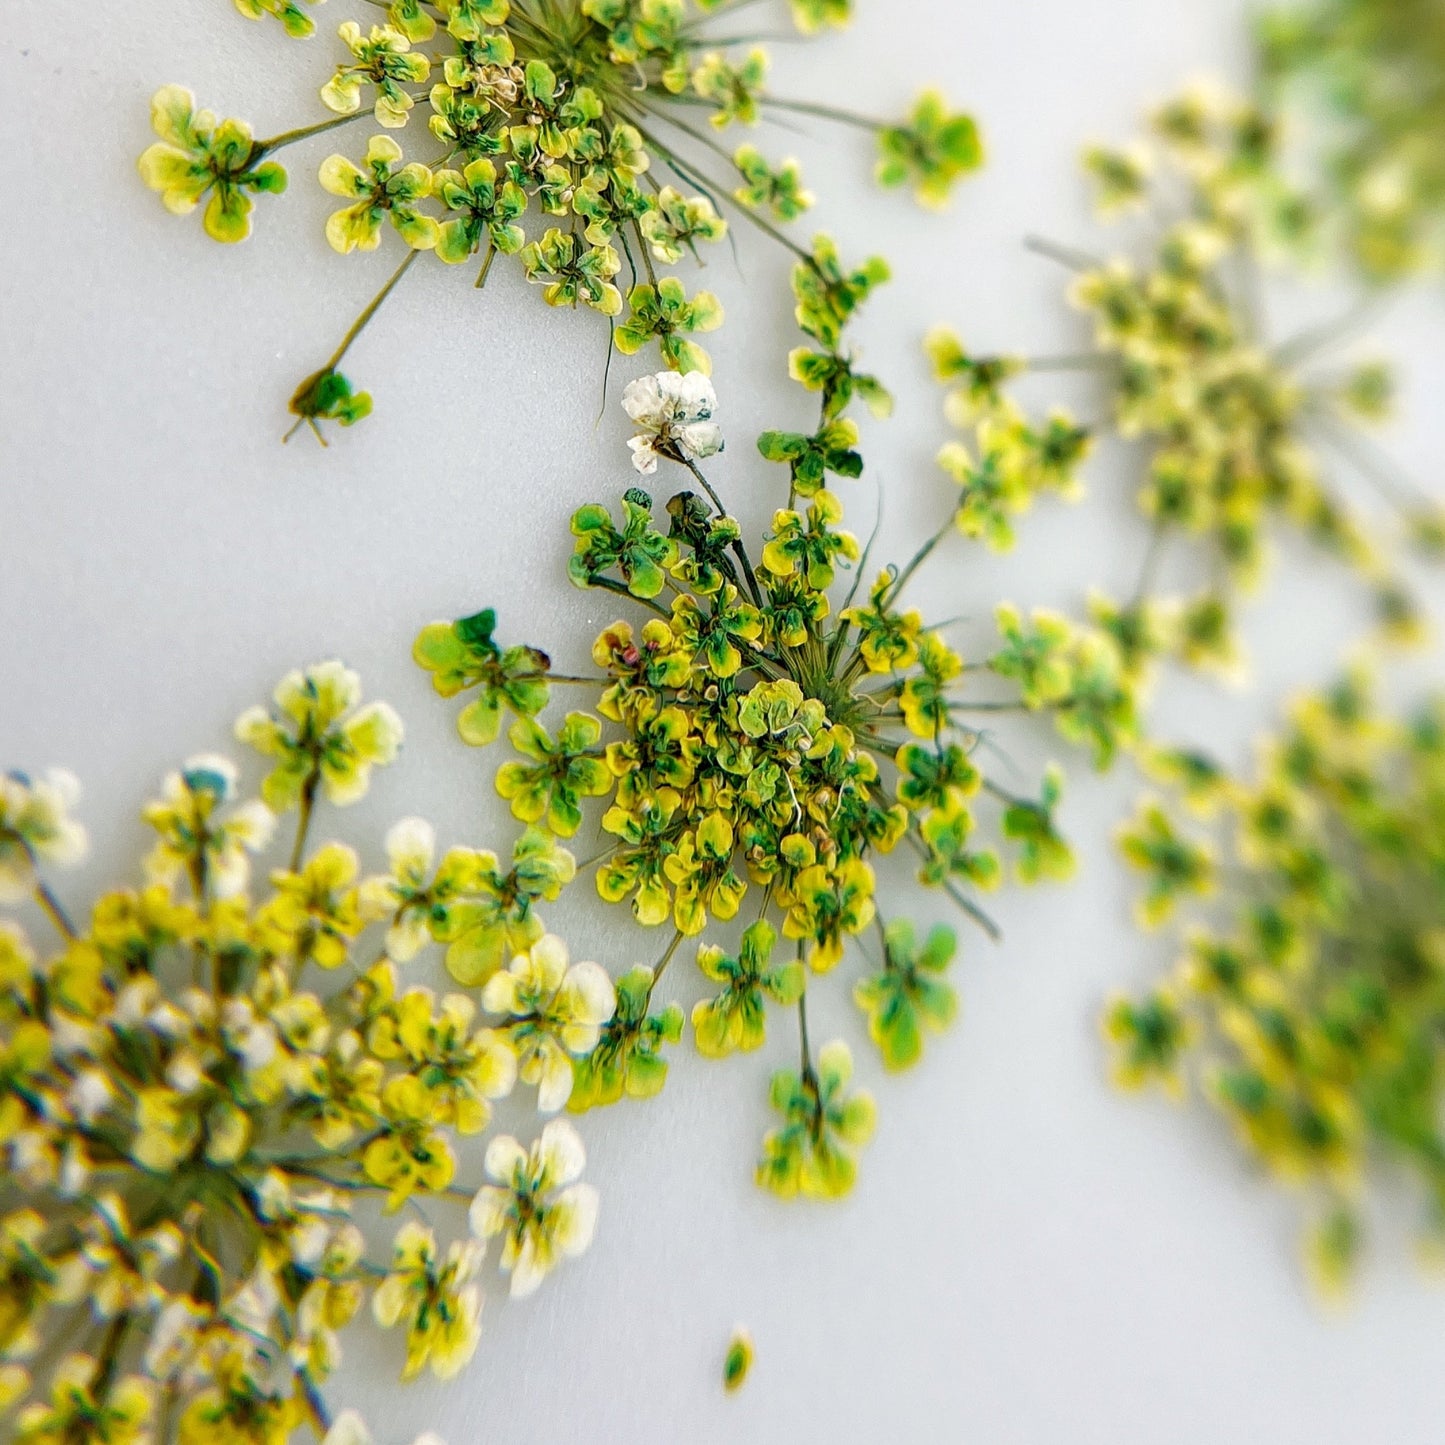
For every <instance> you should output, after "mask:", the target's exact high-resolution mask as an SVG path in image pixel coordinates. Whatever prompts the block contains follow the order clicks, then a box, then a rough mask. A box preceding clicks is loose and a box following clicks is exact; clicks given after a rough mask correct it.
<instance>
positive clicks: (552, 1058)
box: [482, 934, 617, 1114]
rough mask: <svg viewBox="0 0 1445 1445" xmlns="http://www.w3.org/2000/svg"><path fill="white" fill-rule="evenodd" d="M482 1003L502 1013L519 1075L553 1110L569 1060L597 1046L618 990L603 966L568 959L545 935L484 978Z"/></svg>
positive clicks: (568, 1077) (564, 1089)
mask: <svg viewBox="0 0 1445 1445" xmlns="http://www.w3.org/2000/svg"><path fill="white" fill-rule="evenodd" d="M482 1007H483V1008H485V1009H486V1010H487V1012H488V1013H491V1014H499V1015H501V1016H502V1019H503V1024H502V1027H503V1028H504V1029H505V1031H506V1036H507V1038H508V1040H509V1041H510V1042H511V1045H512V1048H513V1049H514V1050H515V1052H516V1055H517V1071H518V1075H519V1077H520V1078H521V1080H522V1082H523V1083H524V1084H535V1085H536V1086H537V1107H538V1108H539V1109H540V1110H541V1111H542V1112H543V1113H544V1114H551V1113H555V1112H556V1110H558V1109H560V1108H561V1107H562V1105H563V1104H565V1103H566V1102H567V1096H568V1095H569V1094H570V1093H571V1091H572V1059H573V1058H574V1057H579V1056H581V1055H585V1054H589V1053H591V1051H592V1050H593V1049H594V1048H595V1047H596V1046H597V1041H598V1039H599V1038H600V1037H601V1033H602V1026H603V1024H605V1023H606V1022H607V1021H608V1020H609V1019H610V1018H611V1017H612V1015H613V1012H614V1010H615V1009H616V1007H617V995H616V991H615V989H614V988H613V984H612V980H611V979H610V978H609V977H608V976H607V972H606V970H605V969H603V968H601V967H599V966H598V965H597V964H595V963H569V959H568V954H567V947H566V945H565V944H564V943H563V942H562V940H561V939H560V938H557V937H555V936H553V935H551V934H548V935H546V936H544V937H542V938H539V939H538V940H537V942H536V943H534V944H533V945H532V947H531V948H530V949H529V950H528V951H527V952H526V953H521V954H518V955H517V957H516V958H514V959H513V960H512V962H511V965H510V966H509V967H508V968H506V969H504V970H502V971H500V972H498V973H495V974H493V975H492V977H491V978H490V979H488V981H487V985H486V987H485V988H484V989H483V990H482Z"/></svg>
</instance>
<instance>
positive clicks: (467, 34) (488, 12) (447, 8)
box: [435, 0, 512, 42]
mask: <svg viewBox="0 0 1445 1445" xmlns="http://www.w3.org/2000/svg"><path fill="white" fill-rule="evenodd" d="M435 4H436V8H437V9H438V10H439V11H440V12H441V15H442V18H443V19H444V20H445V21H446V26H447V33H448V34H450V35H452V36H453V37H454V38H455V39H457V40H462V41H473V42H475V41H480V40H483V39H484V38H485V31H486V29H487V27H488V26H490V25H501V24H503V23H504V22H505V21H506V19H507V16H508V15H509V14H510V13H511V9H512V7H511V3H510V0H435Z"/></svg>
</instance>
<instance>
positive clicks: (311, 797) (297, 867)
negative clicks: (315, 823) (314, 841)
mask: <svg viewBox="0 0 1445 1445" xmlns="http://www.w3.org/2000/svg"><path fill="white" fill-rule="evenodd" d="M320 782H321V773H320V770H319V769H317V768H313V769H312V770H311V772H310V774H309V775H308V776H307V779H306V782H305V783H304V784H303V786H302V788H301V805H300V811H299V813H298V814H297V817H296V841H295V842H294V843H293V844H292V845H291V863H290V870H291V872H293V873H299V872H300V871H301V859H302V857H303V856H304V855H305V852H306V835H307V834H308V833H309V832H310V831H311V815H312V813H313V812H314V810H315V808H316V789H317V787H318V785H319V784H320Z"/></svg>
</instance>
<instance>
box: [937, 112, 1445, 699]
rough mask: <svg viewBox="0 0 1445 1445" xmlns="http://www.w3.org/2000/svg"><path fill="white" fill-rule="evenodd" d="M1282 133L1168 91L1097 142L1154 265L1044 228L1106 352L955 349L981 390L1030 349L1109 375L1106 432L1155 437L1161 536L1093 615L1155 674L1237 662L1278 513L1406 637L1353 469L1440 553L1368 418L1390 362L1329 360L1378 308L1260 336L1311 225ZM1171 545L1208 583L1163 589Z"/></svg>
mask: <svg viewBox="0 0 1445 1445" xmlns="http://www.w3.org/2000/svg"><path fill="white" fill-rule="evenodd" d="M1278 149H1279V147H1278V139H1277V135H1276V129H1275V125H1274V122H1273V121H1272V120H1271V119H1270V117H1269V116H1268V115H1267V114H1265V113H1264V112H1262V111H1261V110H1259V109H1258V108H1256V107H1255V106H1253V105H1251V104H1248V103H1245V102H1243V101H1239V100H1237V99H1234V98H1231V97H1230V96H1228V95H1227V94H1224V93H1222V92H1216V91H1214V90H1211V89H1208V88H1205V87H1199V88H1196V89H1194V90H1191V91H1188V92H1186V93H1185V94H1184V95H1182V96H1181V97H1179V98H1178V99H1176V100H1174V101H1172V102H1170V103H1168V104H1166V105H1165V106H1164V107H1162V108H1161V109H1160V110H1159V111H1158V112H1157V113H1156V114H1155V115H1154V117H1153V122H1152V136H1151V140H1150V142H1149V143H1148V144H1141V145H1138V146H1135V147H1130V148H1128V149H1123V150H1111V149H1107V148H1103V147H1095V148H1093V149H1091V150H1090V151H1088V152H1087V154H1086V156H1085V165H1086V169H1087V170H1088V172H1089V174H1090V175H1091V177H1092V178H1093V180H1094V181H1095V182H1096V184H1097V189H1098V196H1099V201H1100V207H1101V210H1102V212H1103V213H1104V214H1106V215H1107V214H1111V213H1116V212H1124V211H1128V210H1132V209H1140V210H1146V209H1147V217H1146V223H1147V224H1148V225H1150V227H1151V234H1152V235H1153V236H1154V239H1153V240H1152V242H1151V249H1150V250H1149V252H1148V254H1147V257H1146V259H1144V260H1142V261H1140V260H1135V259H1129V258H1126V257H1116V258H1114V259H1111V260H1107V261H1105V260H1099V259H1096V258H1094V257H1090V256H1085V255H1083V254H1082V253H1077V252H1073V251H1065V250H1061V249H1060V248H1057V247H1053V246H1049V245H1047V244H1046V243H1042V242H1040V243H1036V244H1037V245H1038V246H1039V248H1040V249H1043V250H1045V251H1047V252H1048V253H1049V254H1051V255H1053V256H1054V257H1055V258H1056V259H1059V260H1061V261H1063V262H1064V263H1065V264H1066V265H1068V266H1069V267H1070V269H1072V270H1073V271H1075V273H1076V274H1075V277H1074V280H1073V282H1072V284H1071V287H1070V297H1071V299H1072V301H1073V303H1074V304H1075V305H1076V306H1077V307H1079V308H1080V309H1082V310H1083V311H1084V312H1086V313H1087V314H1088V316H1089V317H1090V318H1091V320H1092V323H1093V328H1094V335H1093V345H1094V350H1093V351H1092V352H1090V353H1086V354H1084V355H1082V356H1077V357H1057V358H1041V359H1039V360H1037V361H1034V362H1032V363H1030V362H1026V361H1024V360H1023V359H1021V358H1019V359H1016V358H997V357H995V358H983V359H974V358H969V357H962V358H957V359H955V361H954V363H953V369H954V371H955V372H956V374H957V375H958V376H959V378H960V382H961V385H960V392H961V394H963V395H971V394H974V393H984V394H987V392H988V391H989V389H990V387H991V386H992V385H993V383H994V380H995V379H996V377H998V376H999V375H1008V374H1011V373H1014V372H1017V371H1021V370H1024V369H1026V368H1027V367H1029V366H1030V365H1032V366H1033V367H1034V368H1035V369H1049V368H1050V367H1054V368H1059V367H1073V366H1077V367H1080V368H1087V369H1090V370H1092V371H1094V372H1095V374H1096V375H1097V376H1098V377H1100V378H1101V380H1102V382H1103V384H1104V386H1105V387H1106V388H1107V398H1108V407H1109V411H1110V421H1109V429H1110V430H1111V431H1112V432H1114V433H1116V434H1117V435H1118V436H1119V437H1120V438H1122V439H1123V440H1124V441H1126V442H1129V443H1133V444H1136V445H1142V447H1143V449H1144V455H1145V461H1144V475H1143V480H1142V486H1141V488H1140V492H1139V505H1140V507H1141V509H1142V511H1143V512H1144V514H1145V516H1146V517H1147V518H1148V519H1149V521H1150V523H1151V526H1152V529H1153V537H1152V541H1151V545H1150V547H1149V549H1148V553H1147V556H1146V558H1145V561H1144V565H1143V568H1142V571H1141V576H1140V578H1139V582H1138V586H1137V588H1136V589H1135V591H1134V593H1133V596H1132V599H1131V600H1130V601H1128V602H1126V603H1112V602H1108V601H1104V600H1102V599H1101V600H1100V601H1099V602H1098V603H1097V605H1096V619H1095V620H1096V621H1097V622H1098V623H1099V624H1100V625H1101V626H1102V627H1104V629H1105V630H1106V631H1108V632H1110V633H1111V634H1112V635H1113V636H1114V637H1115V638H1116V639H1118V640H1119V641H1120V642H1121V644H1122V645H1123V646H1124V648H1125V650H1126V652H1127V654H1128V655H1129V660H1130V662H1131V665H1133V666H1135V667H1136V669H1137V670H1138V671H1139V672H1140V673H1141V674H1142V673H1143V672H1146V671H1147V670H1148V669H1147V664H1149V663H1150V662H1151V661H1153V660H1155V659H1157V658H1160V657H1170V658H1172V659H1174V660H1176V661H1180V662H1182V663H1184V664H1185V665H1187V666H1191V667H1197V668H1203V669H1207V670H1212V671H1215V672H1218V673H1222V674H1224V675H1230V674H1234V673H1237V672H1238V671H1239V670H1240V667H1241V656H1240V651H1239V644H1238V639H1237V635H1236V627H1235V612H1236V609H1237V603H1238V599H1239V596H1240V594H1241V592H1243V591H1247V590H1248V589H1250V588H1252V587H1253V586H1254V585H1256V583H1257V582H1258V580H1259V579H1260V577H1261V574H1262V572H1263V570H1264V567H1265V563H1266V560H1267V553H1268V547H1269V531H1270V527H1271V524H1272V523H1282V524H1285V525H1288V526H1291V527H1293V528H1295V529H1297V530H1298V531H1299V532H1300V533H1302V534H1303V535H1304V536H1305V537H1307V538H1308V539H1309V540H1310V541H1312V542H1313V543H1315V544H1317V545H1318V546H1319V547H1321V548H1322V549H1323V550H1324V551H1325V552H1327V553H1328V554H1330V555H1331V556H1334V557H1336V558H1338V559H1340V560H1341V561H1343V562H1344V563H1346V564H1347V565H1348V566H1350V567H1351V568H1352V569H1354V570H1355V571H1357V572H1358V573H1360V574H1361V575H1362V576H1363V577H1364V579H1365V580H1366V581H1367V582H1368V584H1369V585H1370V587H1371V588H1372V590H1373V594H1374V596H1375V598H1376V602H1377V610H1378V613H1379V617H1380V621H1381V625H1382V627H1383V628H1384V630H1385V631H1386V632H1387V633H1388V634H1390V635H1393V636H1394V637H1396V638H1397V639H1402V640H1406V639H1409V638H1411V637H1412V636H1413V635H1414V634H1415V633H1416V632H1417V631H1418V626H1419V619H1418V613H1417V608H1416V605H1415V603H1414V601H1413V599H1412V596H1411V594H1410V592H1409V590H1408V589H1407V588H1406V587H1405V585H1404V584H1403V582H1402V581H1401V580H1400V577H1399V575H1398V573H1397V571H1396V569H1395V567H1394V565H1393V563H1392V561H1391V560H1390V557H1391V549H1390V548H1388V547H1385V546H1383V545H1381V544H1380V543H1379V542H1378V541H1377V540H1376V534H1377V533H1382V532H1383V531H1386V530H1388V529H1386V528H1381V527H1379V526H1377V525H1376V524H1375V522H1374V520H1373V518H1372V516H1371V513H1370V510H1369V509H1368V508H1359V507H1357V506H1356V505H1355V504H1354V503H1353V502H1352V500H1350V498H1349V497H1348V496H1347V490H1348V488H1345V487H1341V486H1340V485H1339V483H1338V481H1337V474H1339V473H1343V474H1344V475H1345V476H1346V477H1348V478H1349V479H1350V481H1351V482H1352V483H1356V484H1359V485H1361V486H1363V487H1365V488H1366V489H1370V488H1373V489H1374V490H1375V491H1376V492H1377V493H1379V494H1380V496H1381V498H1382V499H1383V502H1384V503H1385V504H1386V505H1387V507H1388V508H1389V509H1390V510H1391V511H1392V512H1393V513H1394V514H1395V515H1396V516H1397V517H1398V518H1399V519H1401V521H1402V522H1403V524H1404V529H1405V530H1406V531H1407V532H1408V535H1409V537H1410V538H1411V539H1412V540H1413V541H1414V542H1416V543H1418V544H1419V545H1420V546H1422V547H1423V548H1425V549H1426V550H1438V549H1439V546H1440V541H1441V537H1442V524H1441V514H1440V512H1439V509H1438V507H1437V506H1436V505H1434V504H1433V503H1431V502H1430V501H1429V500H1428V499H1427V498H1426V497H1425V496H1424V495H1423V494H1422V493H1421V492H1420V491H1419V490H1418V489H1417V488H1415V487H1414V486H1413V485H1412V484H1411V483H1410V482H1409V481H1408V480H1407V479H1406V478H1404V477H1402V476H1401V475H1399V473H1398V471H1397V470H1396V469H1395V468H1394V467H1393V465H1392V464H1391V462H1390V461H1389V459H1388V457H1386V456H1385V455H1384V454H1383V452H1382V451H1381V449H1380V448H1379V447H1378V445H1377V443H1375V441H1374V440H1373V439H1372V438H1371V437H1370V436H1369V435H1368V432H1367V431H1366V430H1365V428H1367V427H1368V426H1369V425H1370V424H1373V423H1377V422H1380V421H1383V420H1385V419H1386V418H1387V417H1388V415H1389V412H1390V407H1391V401H1392V395H1391V393H1392V384H1391V377H1390V373H1389V370H1388V368H1387V367H1385V366H1383V365H1382V364H1380V363H1378V362H1368V363H1364V364H1359V365H1353V366H1347V367H1341V366H1337V365H1332V364H1330V360H1329V353H1330V349H1331V347H1332V346H1334V345H1335V344H1337V343H1339V342H1341V341H1343V340H1344V339H1345V337H1346V336H1347V335H1348V334H1349V333H1350V331H1351V330H1352V329H1353V328H1356V327H1357V326H1358V325H1359V323H1360V322H1361V320H1362V319H1363V317H1364V315H1365V313H1364V312H1362V311H1359V310H1356V311H1353V312H1351V313H1350V314H1349V315H1347V316H1345V317H1344V318H1341V319H1340V320H1338V321H1336V322H1333V323H1328V324H1325V325H1322V326H1320V327H1317V328H1312V329H1309V330H1305V331H1303V332H1301V333H1299V334H1297V335H1295V336H1293V337H1291V338H1289V339H1286V340H1284V341H1281V342H1277V343H1275V342H1272V341H1271V340H1270V339H1269V337H1268V336H1267V335H1266V334H1265V332H1264V318H1263V316H1262V313H1261V296H1262V291H1261V287H1262V283H1263V279H1264V275H1265V270H1264V267H1265V262H1266V261H1267V259H1268V257H1269V254H1270V248H1271V245H1272V244H1273V243H1275V242H1280V243H1293V242H1295V241H1297V240H1299V238H1300V237H1301V235H1303V234H1304V233H1306V232H1308V230H1309V229H1310V227H1311V224H1312V219H1311V217H1312V212H1311V209H1310V206H1309V205H1308V203H1307V202H1306V200H1305V199H1304V198H1303V197H1302V195H1301V194H1300V193H1298V192H1297V191H1295V190H1293V189H1291V187H1290V186H1289V185H1288V184H1287V183H1286V182H1285V180H1284V179H1283V174H1282V170H1281V166H1280V164H1279V156H1278ZM1281 254H1284V252H1283V250H1282V251H1281ZM1185 552H1188V553H1190V554H1191V555H1190V556H1189V557H1183V558H1181V555H1180V554H1182V553H1185ZM1171 559H1172V560H1173V561H1174V562H1176V563H1180V564H1181V572H1182V573H1184V574H1185V575H1191V576H1193V577H1197V578H1202V585H1200V583H1199V582H1191V584H1190V586H1191V587H1192V588H1196V589H1197V590H1192V591H1191V592H1190V593H1189V594H1188V595H1178V596H1173V595H1171V596H1165V595H1161V593H1160V591H1159V577H1160V572H1161V569H1162V568H1163V567H1164V566H1165V565H1166V564H1167V563H1168V562H1169V561H1170V560H1171Z"/></svg>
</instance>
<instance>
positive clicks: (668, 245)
mask: <svg viewBox="0 0 1445 1445" xmlns="http://www.w3.org/2000/svg"><path fill="white" fill-rule="evenodd" d="M641 225H642V234H643V236H644V237H645V238H646V240H647V244H648V245H649V246H650V247H651V248H652V254H653V255H654V256H656V257H657V259H658V260H659V261H662V262H664V263H666V264H667V265H669V266H675V265H676V264H677V263H678V262H679V261H680V260H681V259H682V253H683V252H684V251H687V252H689V253H690V254H691V255H692V258H693V260H697V259H698V255H697V243H698V242H699V241H721V240H722V238H723V237H724V236H725V235H727V230H728V223H727V222H726V221H725V220H723V218H722V217H721V216H719V215H718V213H717V211H716V210H715V209H714V208H713V203H712V202H711V201H710V200H708V198H707V197H706V196H684V195H683V194H682V192H681V191H679V190H678V189H677V187H676V186H663V188H662V189H661V190H660V191H659V192H658V193H657V197H656V208H655V209H653V210H649V211H647V212H646V213H645V214H644V215H643V217H642V222H641Z"/></svg>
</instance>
